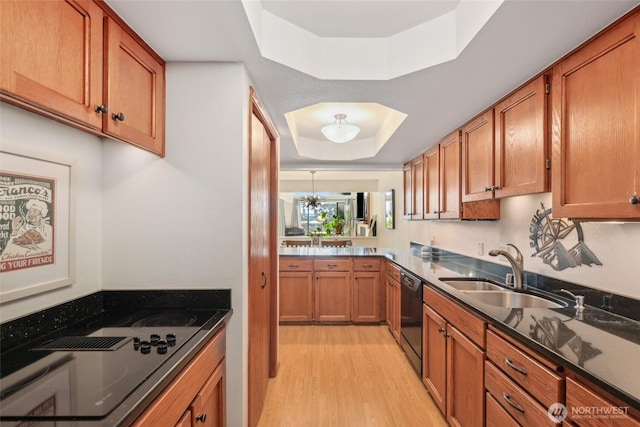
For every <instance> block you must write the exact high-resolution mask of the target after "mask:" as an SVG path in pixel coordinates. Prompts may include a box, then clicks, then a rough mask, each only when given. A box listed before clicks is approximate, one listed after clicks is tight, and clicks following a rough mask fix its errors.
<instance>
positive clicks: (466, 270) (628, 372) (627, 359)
mask: <svg viewBox="0 0 640 427" xmlns="http://www.w3.org/2000/svg"><path fill="white" fill-rule="evenodd" d="M280 255H282V256H318V257H324V256H382V257H385V258H387V259H389V260H391V261H393V262H394V263H396V264H397V265H398V266H400V267H401V268H404V269H406V270H408V271H410V272H412V273H414V274H415V275H417V276H419V277H420V278H422V279H423V280H424V281H425V282H427V283H428V285H429V286H432V287H433V288H437V289H439V290H440V291H442V292H444V293H446V294H448V295H449V296H451V297H452V298H453V299H455V300H457V301H459V302H460V303H462V304H463V305H464V306H466V307H467V308H469V309H471V310H472V311H473V312H475V313H477V314H479V315H481V316H482V317H484V318H485V319H487V320H488V322H489V323H491V324H493V325H494V326H496V327H497V328H498V329H500V330H502V331H504V332H506V333H507V334H508V335H509V336H511V337H513V338H514V339H516V340H517V341H519V342H521V343H523V344H525V345H527V346H529V347H531V348H533V349H534V350H536V351H538V352H540V353H541V354H542V355H544V356H545V357H547V358H549V359H550V360H552V361H554V362H556V363H558V364H559V365H561V366H563V367H564V368H566V369H568V370H571V371H574V372H576V373H578V374H580V375H582V376H584V377H585V378H587V379H588V380H590V381H592V382H593V383H595V384H597V385H599V386H601V387H602V388H603V389H605V390H607V391H609V392H610V393H612V394H613V395H615V396H617V397H619V398H620V399H622V400H624V401H625V402H627V403H628V404H629V405H630V406H633V407H634V408H636V409H640V371H639V370H638V369H637V366H636V365H637V363H636V359H637V355H638V354H640V322H639V321H638V320H635V319H632V318H628V317H623V316H620V315H617V314H615V313H612V312H610V311H606V310H602V309H600V308H595V307H594V306H593V305H589V299H587V305H586V309H585V310H584V312H583V313H581V315H580V316H579V315H578V313H577V312H576V310H575V309H574V308H573V306H574V304H573V301H572V300H571V299H567V298H566V297H562V296H561V295H557V294H555V293H552V292H554V291H555V290H557V289H559V287H560V285H558V286H557V289H554V286H551V285H550V286H547V287H548V288H549V289H545V287H544V286H540V285H539V283H538V282H540V281H541V279H540V278H538V277H535V276H536V275H531V274H528V273H527V278H526V280H525V282H526V283H535V284H536V285H538V286H536V287H533V286H529V287H527V290H528V291H531V292H534V293H535V292H542V293H543V294H545V293H546V295H550V296H553V297H554V298H559V299H561V300H564V301H565V302H566V303H567V307H564V308H521V309H509V308H502V307H496V306H492V305H488V304H484V303H481V302H479V301H478V300H476V299H474V298H473V297H472V296H470V295H468V294H465V293H463V292H461V291H459V290H457V289H455V288H453V287H452V286H450V285H448V284H446V283H444V282H443V281H442V280H440V279H441V278H451V277H479V278H485V279H490V280H492V281H495V282H498V283H501V284H504V272H505V271H509V272H510V271H511V269H510V268H509V267H503V266H496V265H495V264H493V263H489V262H486V261H483V260H477V259H474V258H470V257H466V256H462V255H458V254H453V253H448V252H446V251H442V253H441V254H439V253H438V252H437V251H436V256H433V257H431V258H423V257H422V256H420V251H419V250H418V251H416V250H415V248H414V249H411V248H407V249H393V248H382V249H380V248H379V249H367V248H282V249H280ZM494 267H495V268H494ZM564 285H565V286H563V287H566V288H568V289H572V287H571V284H568V285H567V284H566V283H564ZM581 290H582V291H583V292H582V293H585V291H584V289H581ZM577 293H580V292H579V291H577ZM630 304H631V305H632V307H631V308H628V307H627V310H628V311H636V312H637V307H638V306H639V305H640V302H638V301H636V300H631V303H630ZM628 305H629V301H627V306H628ZM634 355H635V356H634Z"/></svg>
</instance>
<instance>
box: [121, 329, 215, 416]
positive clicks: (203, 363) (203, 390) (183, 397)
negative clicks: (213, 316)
mask: <svg viewBox="0 0 640 427" xmlns="http://www.w3.org/2000/svg"><path fill="white" fill-rule="evenodd" d="M225 341H226V332H225V329H224V328H223V329H222V330H220V331H219V332H218V333H216V335H215V336H214V337H213V338H212V339H211V340H210V341H209V343H208V344H207V345H206V346H205V347H204V348H203V349H202V350H200V352H199V353H198V354H197V355H196V356H195V357H194V358H193V360H192V361H191V362H190V363H189V364H188V365H187V367H186V368H184V369H183V370H182V372H181V373H180V374H178V376H177V377H176V378H175V379H174V380H173V381H172V382H171V383H170V384H169V386H167V388H165V389H164V391H163V392H162V393H161V394H160V395H159V396H158V397H157V398H156V400H155V401H153V402H152V403H151V405H149V406H148V407H147V409H146V410H145V411H144V412H143V414H142V415H141V416H140V417H139V418H138V419H137V420H136V421H135V422H134V423H133V426H134V427H146V426H148V427H156V426H181V427H185V426H193V427H196V426H198V427H200V426H202V427H214V426H215V427H224V426H226V403H225V399H226V392H225V372H226V370H225V366H226V365H225V352H226V343H225Z"/></svg>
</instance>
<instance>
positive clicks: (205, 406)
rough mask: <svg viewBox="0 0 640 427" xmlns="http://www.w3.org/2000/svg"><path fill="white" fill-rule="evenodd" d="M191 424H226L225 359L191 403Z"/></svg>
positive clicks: (209, 426)
mask: <svg viewBox="0 0 640 427" xmlns="http://www.w3.org/2000/svg"><path fill="white" fill-rule="evenodd" d="M190 409H191V416H192V425H193V426H198V427H200V426H202V427H224V426H226V425H227V421H226V409H225V361H224V360H223V361H222V362H220V364H219V365H218V367H217V368H216V369H215V370H214V371H213V373H212V374H211V376H210V377H209V379H208V380H207V382H206V383H205V385H204V387H202V389H201V390H200V392H199V393H198V394H197V395H196V398H195V399H194V401H193V403H192V404H191V408H190Z"/></svg>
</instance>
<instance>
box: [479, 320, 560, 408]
mask: <svg viewBox="0 0 640 427" xmlns="http://www.w3.org/2000/svg"><path fill="white" fill-rule="evenodd" d="M487 358H488V359H489V360H491V361H492V362H493V363H494V364H495V365H496V366H497V367H499V368H500V369H501V370H502V371H503V372H504V373H505V374H506V375H507V376H508V377H510V378H511V379H513V380H514V381H515V382H516V383H518V384H520V386H521V387H522V388H524V389H525V390H527V392H528V393H529V394H531V395H532V396H533V397H535V398H536V399H537V400H538V401H539V402H540V403H542V405H543V406H544V407H546V408H548V407H549V406H550V405H551V404H553V403H556V402H562V401H563V392H564V381H563V378H562V377H561V376H560V375H558V374H556V373H555V372H553V371H551V370H550V369H548V368H546V367H545V366H544V365H542V364H541V363H540V362H538V361H537V360H536V359H534V358H533V357H532V356H530V355H529V354H527V353H525V352H524V351H523V350H521V349H519V348H518V347H516V346H515V345H513V344H512V343H510V342H508V341H507V340H505V339H503V338H502V337H500V336H498V335H497V334H495V333H494V332H492V331H491V330H489V331H487Z"/></svg>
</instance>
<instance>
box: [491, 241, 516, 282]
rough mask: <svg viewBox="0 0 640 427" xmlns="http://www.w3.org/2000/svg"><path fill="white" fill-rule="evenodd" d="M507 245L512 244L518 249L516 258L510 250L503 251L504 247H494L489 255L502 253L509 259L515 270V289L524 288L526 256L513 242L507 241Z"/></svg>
mask: <svg viewBox="0 0 640 427" xmlns="http://www.w3.org/2000/svg"><path fill="white" fill-rule="evenodd" d="M507 246H511V247H512V248H513V249H515V250H516V254H517V255H516V258H514V257H513V256H512V255H511V254H510V253H509V252H507V251H503V250H502V249H492V250H490V251H489V255H491V256H498V255H502V256H503V257H505V258H506V259H507V261H509V264H511V269H512V270H513V278H514V280H515V283H514V285H513V287H514V289H522V288H523V282H524V258H523V257H522V252H520V250H519V249H518V248H517V247H516V246H515V245H512V244H511V243H507Z"/></svg>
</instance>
